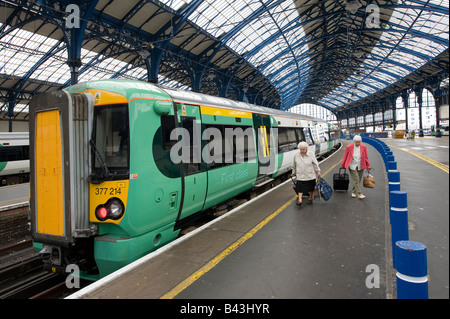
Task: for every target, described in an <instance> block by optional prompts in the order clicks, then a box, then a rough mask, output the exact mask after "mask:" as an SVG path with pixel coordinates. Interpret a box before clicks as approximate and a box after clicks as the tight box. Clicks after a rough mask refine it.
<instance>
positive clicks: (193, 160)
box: [181, 116, 201, 175]
mask: <svg viewBox="0 0 450 319" xmlns="http://www.w3.org/2000/svg"><path fill="white" fill-rule="evenodd" d="M194 120H195V117H188V116H182V117H181V126H182V127H183V128H184V129H186V130H187V131H188V132H189V139H190V140H189V146H188V147H189V149H188V150H186V151H188V152H189V161H188V163H185V167H186V174H187V175H191V174H195V173H199V172H200V171H201V158H197V157H198V155H200V157H201V149H200V136H198V135H197V136H194V125H195V123H194ZM199 133H200V132H199V131H197V134H199ZM194 138H195V139H196V143H194ZM199 150H200V151H199ZM195 152H196V155H195V154H194V153H195Z"/></svg>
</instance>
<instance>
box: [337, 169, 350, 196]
mask: <svg viewBox="0 0 450 319" xmlns="http://www.w3.org/2000/svg"><path fill="white" fill-rule="evenodd" d="M342 170H344V172H343V173H341V171H342ZM349 182H350V179H349V177H348V174H347V173H346V169H345V168H340V169H339V173H336V174H333V190H335V191H347V190H348V184H349Z"/></svg>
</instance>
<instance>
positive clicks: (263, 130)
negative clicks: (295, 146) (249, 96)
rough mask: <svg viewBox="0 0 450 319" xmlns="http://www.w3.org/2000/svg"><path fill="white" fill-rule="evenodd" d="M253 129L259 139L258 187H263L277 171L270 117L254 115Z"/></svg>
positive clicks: (257, 143)
mask: <svg viewBox="0 0 450 319" xmlns="http://www.w3.org/2000/svg"><path fill="white" fill-rule="evenodd" d="M253 127H254V130H255V137H256V139H257V142H256V145H257V150H256V151H257V154H258V176H257V178H256V185H255V186H261V185H262V184H264V183H265V182H267V181H270V180H271V178H270V177H271V176H272V175H273V173H274V171H275V152H274V149H273V146H272V145H273V141H272V136H271V123H270V116H269V115H262V114H253Z"/></svg>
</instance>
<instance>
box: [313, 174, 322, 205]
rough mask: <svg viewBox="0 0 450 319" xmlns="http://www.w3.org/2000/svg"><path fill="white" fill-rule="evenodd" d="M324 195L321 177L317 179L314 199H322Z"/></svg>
mask: <svg viewBox="0 0 450 319" xmlns="http://www.w3.org/2000/svg"><path fill="white" fill-rule="evenodd" d="M321 197H322V195H321V194H320V182H319V179H316V186H315V187H314V191H313V199H314V200H320V199H321Z"/></svg>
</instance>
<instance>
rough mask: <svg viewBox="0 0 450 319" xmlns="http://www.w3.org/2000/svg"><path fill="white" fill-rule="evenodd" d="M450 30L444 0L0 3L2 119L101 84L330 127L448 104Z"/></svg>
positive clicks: (45, 0)
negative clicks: (78, 87)
mask: <svg viewBox="0 0 450 319" xmlns="http://www.w3.org/2000/svg"><path fill="white" fill-rule="evenodd" d="M448 25H449V3H448V0H411V1H406V0H391V1H381V0H379V1H377V0H374V1H365V0H350V1H347V0H283V1H282V0H159V1H158V0H127V1H123V0H93V1H86V0H78V1H73V0H60V1H50V0H14V1H12V0H0V118H1V117H9V118H17V119H20V118H26V117H27V114H28V103H29V100H30V99H31V97H32V96H33V95H34V94H36V93H43V92H48V91H51V90H55V89H60V88H64V87H67V86H69V85H70V84H72V83H74V82H82V81H89V80H98V79H103V78H125V79H140V80H144V81H149V82H153V83H158V84H161V85H166V86H170V87H175V88H184V89H188V90H194V91H198V92H202V93H206V94H210V95H215V96H222V97H227V98H231V99H235V100H240V101H245V102H250V103H252V104H258V105H262V106H267V107H272V108H275V109H281V110H287V109H289V108H291V107H292V106H295V105H297V104H301V103H313V104H317V105H320V106H323V107H325V108H327V109H329V110H331V111H332V112H334V113H335V114H336V115H339V114H342V113H345V112H348V111H349V110H356V109H360V108H361V107H363V106H367V105H380V103H382V102H380V101H384V100H392V99H394V98H396V97H398V96H400V95H401V94H403V93H404V92H405V91H411V90H416V89H417V88H420V87H429V88H431V89H432V90H433V92H434V94H439V93H442V92H443V90H447V92H446V93H447V94H448V63H449V56H448V47H449V26H448ZM442 88H445V89H442ZM338 118H339V116H338Z"/></svg>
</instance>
